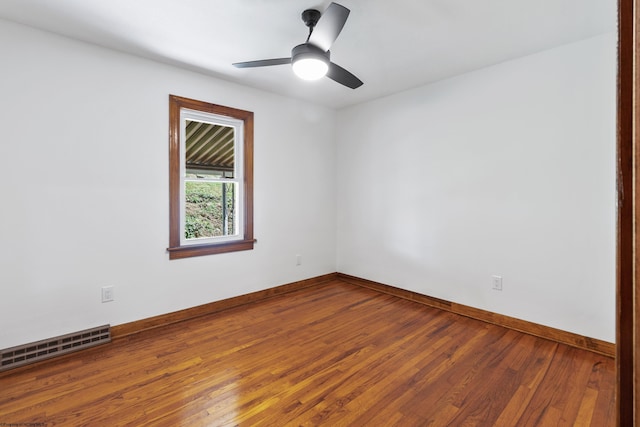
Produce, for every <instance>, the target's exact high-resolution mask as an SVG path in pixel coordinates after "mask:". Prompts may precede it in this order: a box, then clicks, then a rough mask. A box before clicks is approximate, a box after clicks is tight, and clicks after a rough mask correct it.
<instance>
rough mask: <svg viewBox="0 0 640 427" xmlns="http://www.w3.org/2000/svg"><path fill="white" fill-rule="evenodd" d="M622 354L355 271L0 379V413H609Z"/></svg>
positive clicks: (247, 422) (118, 417) (363, 418)
mask: <svg viewBox="0 0 640 427" xmlns="http://www.w3.org/2000/svg"><path fill="white" fill-rule="evenodd" d="M614 393H615V363H614V360H613V359H611V358H608V357H606V356H601V355H597V354H595V353H591V352H588V351H585V350H579V349H575V348H572V347H568V346H565V345H562V344H557V343H554V342H551V341H547V340H544V339H541V338H536V337H533V336H530V335H525V334H522V333H519V332H515V331H512V330H508V329H505V328H502V327H499V326H495V325H490V324H486V323H483V322H480V321H476V320H472V319H469V318H466V317H462V316H459V315H456V314H453V313H447V312H444V311H440V310H437V309H434V308H429V307H426V306H423V305H420V304H417V303H415V302H411V301H407V300H403V299H400V298H397V297H394V296H390V295H386V294H381V293H378V292H376V291H373V290H370V289H365V288H360V287H358V286H354V285H351V284H347V283H344V282H341V281H338V280H336V281H333V282H331V283H329V284H326V285H322V286H318V287H314V288H308V289H305V290H302V291H298V292H294V293H290V294H287V295H283V296H278V297H274V298H271V299H268V300H266V301H261V302H258V303H254V304H250V305H246V306H243V307H237V308H234V309H230V310H227V311H224V312H221V313H217V314H213V315H208V316H204V317H200V318H198V319H193V320H189V321H185V322H182V323H179V324H175V325H171V326H167V327H164V328H161V329H158V330H154V331H148V332H144V333H140V334H137V335H133V336H130V337H127V338H123V339H120V340H116V341H115V342H113V343H111V344H107V345H104V346H101V347H98V348H94V349H90V350H86V351H83V352H79V353H76V354H74V355H69V356H66V357H63V358H61V359H59V360H55V359H54V360H51V361H48V362H44V363H41V364H39V365H35V366H33V367H29V368H20V369H18V370H16V371H15V372H9V373H5V374H3V375H2V376H0V425H3V423H4V425H8V424H9V423H44V424H43V425H46V426H48V427H50V426H84V425H87V426H142V425H152V426H205V425H206V426H235V425H241V426H288V425H295V426H311V425H327V426H349V425H354V426H403V427H406V426H564V425H566V426H573V425H575V426H597V427H606V426H613V425H614V424H615V412H614V411H615V402H614Z"/></svg>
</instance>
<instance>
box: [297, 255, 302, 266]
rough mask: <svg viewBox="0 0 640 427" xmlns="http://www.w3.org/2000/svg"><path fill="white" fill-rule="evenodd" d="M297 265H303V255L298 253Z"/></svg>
mask: <svg viewBox="0 0 640 427" xmlns="http://www.w3.org/2000/svg"><path fill="white" fill-rule="evenodd" d="M296 265H302V255H296Z"/></svg>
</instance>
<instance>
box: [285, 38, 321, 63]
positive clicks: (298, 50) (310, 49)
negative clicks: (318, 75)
mask: <svg viewBox="0 0 640 427" xmlns="http://www.w3.org/2000/svg"><path fill="white" fill-rule="evenodd" d="M304 58H314V59H320V60H321V61H325V62H326V63H327V64H329V62H330V58H331V54H330V53H329V51H326V52H325V51H324V50H322V49H320V48H319V47H316V46H314V45H312V44H309V43H303V44H299V45H298V46H296V47H294V48H293V49H291V62H296V61H297V60H300V59H304Z"/></svg>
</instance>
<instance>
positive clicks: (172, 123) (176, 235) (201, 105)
mask: <svg viewBox="0 0 640 427" xmlns="http://www.w3.org/2000/svg"><path fill="white" fill-rule="evenodd" d="M182 109H188V110H193V111H199V112H203V113H210V114H215V115H218V116H226V117H230V118H233V119H236V120H241V121H242V122H243V127H244V132H243V133H244V141H243V171H244V176H243V183H242V185H243V200H242V203H241V205H242V212H241V215H242V216H243V220H244V233H243V236H242V237H241V238H240V239H238V240H231V241H228V240H227V241H221V242H209V243H203V244H189V245H182V244H181V243H180V240H181V239H180V221H181V218H180V206H181V204H182V203H183V201H182V200H180V198H181V191H180V185H181V179H180V170H181V163H182V162H184V153H181V151H180V146H181V144H180V142H181V141H180V128H181V126H182V123H181V122H180V111H181V110H182ZM254 243H255V239H254V238H253V112H251V111H245V110H239V109H237V108H231V107H225V106H222V105H216V104H211V103H208V102H204V101H197V100H194V99H189V98H183V97H180V96H176V95H169V247H168V248H167V251H168V252H169V259H180V258H189V257H195V256H202V255H213V254H220V253H228V252H237V251H246V250H251V249H253V245H254Z"/></svg>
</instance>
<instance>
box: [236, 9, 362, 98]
mask: <svg viewBox="0 0 640 427" xmlns="http://www.w3.org/2000/svg"><path fill="white" fill-rule="evenodd" d="M349 12H350V10H349V9H347V8H346V7H344V6H342V5H339V4H338V3H331V4H330V5H329V7H328V8H327V10H325V11H324V13H323V14H321V13H320V12H319V11H317V10H315V9H307V10H305V11H304V12H302V20H303V21H304V23H305V25H306V26H307V27H309V36H308V37H307V41H306V42H305V43H302V44H299V45H297V46H296V47H294V48H293V49H292V50H291V57H289V58H274V59H263V60H259V61H247V62H236V63H235V64H233V65H234V66H235V67H237V68H252V67H267V66H271V65H283V64H291V66H292V68H293V71H294V73H296V75H297V76H298V77H300V78H302V79H305V80H317V79H319V78H321V77H324V76H325V75H326V76H327V77H329V78H330V79H331V80H334V81H336V82H338V83H340V84H342V85H344V86H347V87H349V88H351V89H356V88H358V87H360V86H362V81H361V80H360V79H359V78H357V77H356V76H354V75H353V74H351V73H350V72H349V71H347V70H345V69H344V68H342V67H341V66H339V65H337V64H334V63H333V62H331V60H330V57H331V54H330V52H329V48H330V47H331V45H332V44H333V42H335V41H336V39H337V38H338V35H339V34H340V31H342V27H344V24H345V22H347V18H348V17H349Z"/></svg>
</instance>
